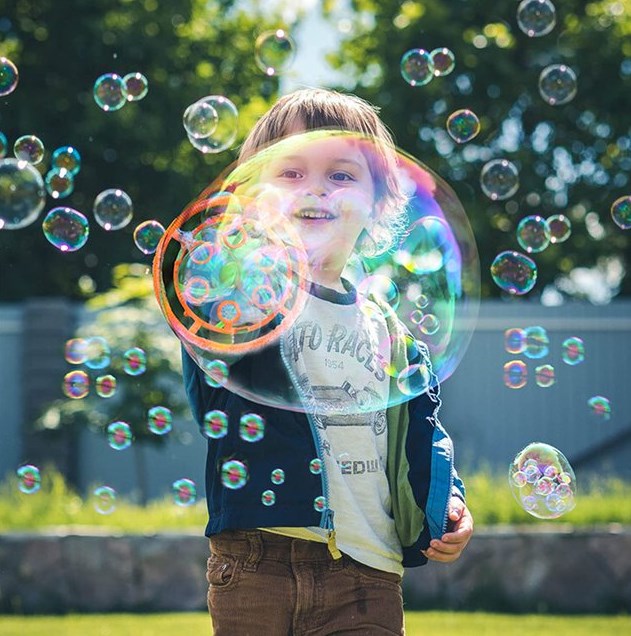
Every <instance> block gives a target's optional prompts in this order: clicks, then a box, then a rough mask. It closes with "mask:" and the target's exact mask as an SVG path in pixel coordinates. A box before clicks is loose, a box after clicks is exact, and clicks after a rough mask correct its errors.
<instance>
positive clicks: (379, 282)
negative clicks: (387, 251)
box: [357, 274, 400, 309]
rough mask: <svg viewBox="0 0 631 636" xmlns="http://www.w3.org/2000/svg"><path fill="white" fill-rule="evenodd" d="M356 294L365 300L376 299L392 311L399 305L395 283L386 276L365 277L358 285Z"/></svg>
mask: <svg viewBox="0 0 631 636" xmlns="http://www.w3.org/2000/svg"><path fill="white" fill-rule="evenodd" d="M357 292H358V293H359V294H361V295H363V296H365V297H366V298H371V297H373V298H377V299H379V300H380V301H381V302H384V303H387V304H388V305H389V306H390V307H392V308H393V309H396V308H397V307H398V305H399V299H400V296H399V290H398V288H397V286H396V283H395V282H394V281H393V280H392V279H391V278H388V277H387V276H381V275H378V274H377V275H375V276H366V278H364V279H363V280H362V281H361V282H360V283H359V285H357Z"/></svg>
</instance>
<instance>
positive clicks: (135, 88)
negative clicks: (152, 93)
mask: <svg viewBox="0 0 631 636" xmlns="http://www.w3.org/2000/svg"><path fill="white" fill-rule="evenodd" d="M148 92H149V82H148V80H147V78H146V77H145V76H144V75H143V74H142V73H139V72H135V73H127V75H125V76H124V77H121V76H120V75H118V74H117V73H105V74H103V75H101V76H100V77H98V78H97V79H96V81H95V82H94V90H93V95H94V101H95V102H96V104H97V106H98V107H99V108H101V109H102V110H104V111H105V112H111V111H116V110H120V109H121V108H122V107H123V106H125V104H127V102H137V101H139V100H141V99H142V98H143V97H145V95H146V94H147V93H148Z"/></svg>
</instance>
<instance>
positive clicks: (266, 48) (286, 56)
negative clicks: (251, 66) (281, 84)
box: [254, 29, 296, 76]
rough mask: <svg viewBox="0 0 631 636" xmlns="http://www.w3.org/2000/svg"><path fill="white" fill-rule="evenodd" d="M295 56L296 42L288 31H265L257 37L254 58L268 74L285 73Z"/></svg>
mask: <svg viewBox="0 0 631 636" xmlns="http://www.w3.org/2000/svg"><path fill="white" fill-rule="evenodd" d="M295 58H296V44H295V43H294V40H293V38H292V37H291V36H290V35H289V33H287V31H284V30H283V29H277V30H276V31H265V33H261V35H259V36H258V38H256V42H255V44H254V59H255V61H256V63H257V65H258V67H259V68H260V69H261V70H262V71H263V72H264V73H265V74H266V75H269V76H272V75H278V74H280V73H283V72H284V71H286V70H287V69H288V68H289V67H290V66H291V65H292V63H293V61H294V59H295Z"/></svg>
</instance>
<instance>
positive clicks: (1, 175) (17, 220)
mask: <svg viewBox="0 0 631 636" xmlns="http://www.w3.org/2000/svg"><path fill="white" fill-rule="evenodd" d="M45 202H46V190H45V189H44V182H43V180H42V177H41V175H40V174H39V172H38V171H37V170H36V169H35V168H33V166H31V165H30V164H29V163H27V162H26V161H18V160H17V159H2V160H0V230H19V229H20V228H23V227H26V226H27V225H30V224H31V223H33V222H34V221H36V220H37V217H38V216H39V213H40V212H41V211H42V208H43V207H44V203H45Z"/></svg>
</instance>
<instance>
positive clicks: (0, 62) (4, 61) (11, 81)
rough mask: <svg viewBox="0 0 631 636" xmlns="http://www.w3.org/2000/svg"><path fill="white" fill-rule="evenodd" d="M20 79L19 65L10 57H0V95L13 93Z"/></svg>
mask: <svg viewBox="0 0 631 636" xmlns="http://www.w3.org/2000/svg"><path fill="white" fill-rule="evenodd" d="M19 79H20V74H19V72H18V67H17V66H16V65H15V64H14V63H13V62H12V61H11V60H10V59H9V58H8V57H0V97H4V96H5V95H9V93H12V92H13V91H14V90H15V89H16V87H17V85H18V81H19Z"/></svg>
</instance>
